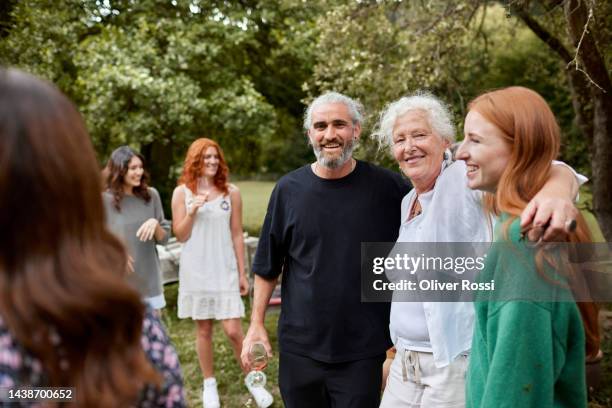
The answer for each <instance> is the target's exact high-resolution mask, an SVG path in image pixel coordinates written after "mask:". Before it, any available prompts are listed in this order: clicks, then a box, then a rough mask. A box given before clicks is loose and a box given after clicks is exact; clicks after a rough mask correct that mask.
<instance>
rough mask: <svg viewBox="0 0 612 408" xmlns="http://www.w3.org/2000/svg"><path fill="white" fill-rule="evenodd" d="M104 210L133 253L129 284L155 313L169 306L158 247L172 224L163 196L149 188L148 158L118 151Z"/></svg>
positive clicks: (112, 161) (126, 149)
mask: <svg viewBox="0 0 612 408" xmlns="http://www.w3.org/2000/svg"><path fill="white" fill-rule="evenodd" d="M106 172H107V179H106V188H107V190H106V191H105V192H104V193H103V198H104V208H105V210H106V218H107V222H108V225H109V227H110V229H111V230H112V231H113V232H114V233H115V234H116V235H117V236H119V237H120V238H121V239H122V240H123V242H124V243H125V245H126V247H127V248H128V251H129V255H130V258H129V261H130V269H131V270H132V272H133V273H131V274H130V275H129V276H128V280H129V282H130V283H131V284H132V285H133V286H134V287H135V288H136V289H138V291H139V292H140V294H141V295H142V297H143V299H144V300H145V302H147V303H148V304H149V305H150V306H151V307H152V308H153V309H161V308H163V307H164V306H166V300H165V299H164V293H163V288H162V281H161V271H160V267H159V258H158V256H157V249H156V247H155V245H156V244H164V243H166V242H167V241H168V237H169V235H170V224H169V223H168V222H167V221H166V220H165V219H164V210H163V208H162V205H161V199H160V198H159V193H158V192H157V190H155V189H154V188H152V187H149V186H148V185H147V181H148V177H147V174H146V172H145V171H144V158H143V157H142V156H141V155H140V154H139V153H137V152H135V151H134V150H132V149H131V148H130V147H128V146H121V147H119V148H117V149H116V150H115V151H114V152H113V153H112V154H111V157H110V160H109V161H108V164H107V166H106Z"/></svg>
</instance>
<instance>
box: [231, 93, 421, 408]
mask: <svg viewBox="0 0 612 408" xmlns="http://www.w3.org/2000/svg"><path fill="white" fill-rule="evenodd" d="M362 121H363V114H362V107H361V105H360V104H359V103H358V102H357V101H355V100H353V99H351V98H349V97H347V96H345V95H342V94H339V93H334V92H331V93H327V94H324V95H321V96H319V97H318V98H316V99H315V100H314V101H313V102H312V103H311V104H310V106H309V107H308V109H307V111H306V114H305V119H304V128H305V129H306V130H307V134H308V138H309V141H310V144H311V145H312V147H313V152H314V154H315V156H316V161H315V162H314V163H312V164H309V165H306V166H303V167H301V168H299V169H297V170H294V171H292V172H291V173H289V174H287V175H285V176H283V177H282V178H281V179H280V180H279V182H278V183H277V185H276V187H275V188H274V191H273V192H272V196H271V197H270V202H269V204H268V211H267V214H266V218H265V221H264V225H263V228H262V232H261V236H260V240H259V246H258V248H257V253H256V255H255V260H254V262H253V271H254V273H255V289H254V290H255V296H254V302H253V309H252V315H251V325H250V327H249V330H248V332H247V335H246V337H245V340H244V343H243V349H242V361H243V364H244V365H245V366H246V367H248V365H249V362H248V351H249V348H250V346H251V345H252V344H253V343H255V342H262V343H264V345H265V347H266V348H267V350H268V354H269V355H271V347H270V342H269V340H268V334H267V332H266V329H265V327H264V316H265V311H266V307H267V304H268V301H269V299H270V296H271V295H272V292H273V290H274V287H275V286H276V282H277V280H278V276H279V275H280V274H281V272H282V273H283V280H282V305H281V315H280V318H279V323H278V339H279V351H280V369H279V385H280V390H281V394H282V397H283V401H284V403H285V406H286V407H288V408H295V407H321V408H325V407H332V406H333V407H349V406H350V407H356V408H361V407H363V408H370V407H378V405H379V402H380V389H381V367H382V363H383V361H384V359H385V351H386V350H387V349H388V348H389V347H390V345H391V341H390V338H389V332H388V326H389V305H388V304H382V303H362V302H361V289H360V282H361V280H360V250H361V242H368V241H369V242H376V241H378V242H393V241H395V240H396V238H397V233H398V229H399V224H400V207H401V206H400V204H401V201H402V198H403V197H404V196H405V195H406V194H407V193H408V191H409V188H410V187H409V185H408V183H407V182H406V181H404V180H403V179H402V177H401V176H400V175H399V174H397V173H393V172H391V171H388V170H386V169H382V168H379V167H377V166H374V165H372V164H370V163H366V162H363V161H358V160H355V159H354V158H353V154H352V153H353V149H354V147H355V146H356V144H357V142H358V140H359V137H360V135H361V124H362Z"/></svg>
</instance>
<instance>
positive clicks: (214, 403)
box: [202, 377, 221, 408]
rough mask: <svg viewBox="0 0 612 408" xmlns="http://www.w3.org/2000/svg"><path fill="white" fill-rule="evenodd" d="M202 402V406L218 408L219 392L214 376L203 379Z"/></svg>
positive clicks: (219, 404) (219, 405)
mask: <svg viewBox="0 0 612 408" xmlns="http://www.w3.org/2000/svg"><path fill="white" fill-rule="evenodd" d="M202 404H203V405H204V408H220V407H221V403H220V402H219V392H217V381H216V380H215V378H214V377H210V378H205V379H204V390H203V391H202Z"/></svg>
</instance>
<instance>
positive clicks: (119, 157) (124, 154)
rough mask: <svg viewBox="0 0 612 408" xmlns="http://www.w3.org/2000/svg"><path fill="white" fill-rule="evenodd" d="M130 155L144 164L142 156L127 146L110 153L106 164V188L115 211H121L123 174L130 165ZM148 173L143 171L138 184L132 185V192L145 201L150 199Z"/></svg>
mask: <svg viewBox="0 0 612 408" xmlns="http://www.w3.org/2000/svg"><path fill="white" fill-rule="evenodd" d="M132 157H138V158H139V159H140V161H141V162H142V165H143V166H144V163H145V161H144V157H143V156H142V155H141V154H140V153H138V152H136V151H134V150H133V149H132V148H131V147H129V146H121V147H118V148H116V149H115V151H113V153H112V154H111V157H110V159H108V163H107V164H106V188H107V190H108V191H109V192H110V193H112V195H113V206H114V207H115V209H116V210H117V211H119V212H120V211H121V200H122V199H123V196H124V195H125V193H124V192H123V184H124V183H125V175H126V173H127V171H128V167H129V165H130V160H132ZM148 181H149V175H148V174H147V172H146V171H145V172H144V173H143V174H142V178H141V179H140V185H139V186H137V187H134V189H133V192H134V195H135V196H136V197H140V198H142V199H143V200H144V201H145V202H147V203H148V202H149V201H151V194H150V193H149V188H148V187H149V186H148V184H147V183H148Z"/></svg>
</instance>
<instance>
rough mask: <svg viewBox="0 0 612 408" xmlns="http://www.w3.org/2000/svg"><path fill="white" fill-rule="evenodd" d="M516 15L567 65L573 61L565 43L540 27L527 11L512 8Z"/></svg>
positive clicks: (519, 7)
mask: <svg viewBox="0 0 612 408" xmlns="http://www.w3.org/2000/svg"><path fill="white" fill-rule="evenodd" d="M512 10H513V11H514V13H515V14H516V15H517V16H518V17H519V18H520V19H521V20H522V21H523V23H525V25H526V26H527V27H529V28H530V29H531V31H533V33H534V34H535V35H537V36H538V38H539V39H540V40H542V41H544V42H545V43H546V44H547V45H548V46H549V47H550V48H551V49H552V50H553V51H555V52H556V53H557V54H559V56H560V57H561V59H562V60H563V61H564V62H565V63H566V64H567V63H569V62H570V61H571V60H572V55H571V54H570V52H569V51H568V50H567V48H565V46H564V45H563V43H561V41H559V39H558V38H557V37H554V36H553V35H552V34H551V33H550V32H548V31H547V30H546V29H545V28H544V27H542V26H541V25H540V23H538V22H537V21H536V20H535V19H534V18H532V17H531V16H530V15H529V13H527V11H525V9H524V8H523V7H521V6H515V7H512Z"/></svg>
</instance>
